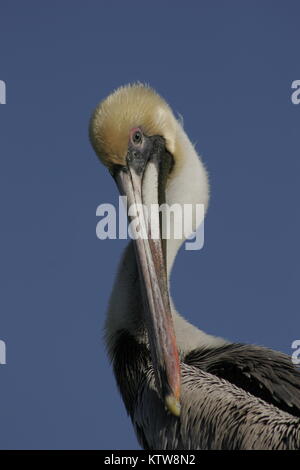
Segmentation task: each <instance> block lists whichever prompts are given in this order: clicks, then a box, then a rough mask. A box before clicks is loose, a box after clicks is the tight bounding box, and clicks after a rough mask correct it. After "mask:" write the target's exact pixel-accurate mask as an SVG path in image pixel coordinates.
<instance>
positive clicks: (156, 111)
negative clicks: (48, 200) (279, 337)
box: [90, 83, 300, 450]
mask: <svg viewBox="0 0 300 470" xmlns="http://www.w3.org/2000/svg"><path fill="white" fill-rule="evenodd" d="M90 140H91V143H92V146H93V148H94V150H95V152H96V154H97V155H98V157H99V158H100V160H101V161H102V163H104V165H105V166H106V167H107V168H108V170H109V172H110V173H111V175H112V176H113V178H114V179H115V181H116V184H117V187H118V189H119V191H120V193H121V194H122V195H125V196H127V198H128V204H129V205H131V204H137V205H138V204H143V205H144V207H146V208H147V207H149V206H150V205H151V204H159V205H160V204H162V203H167V204H169V205H172V204H174V203H178V204H180V205H184V204H191V205H192V208H194V207H196V204H203V205H204V207H205V208H207V205H208V200H209V183H208V177H207V172H206V169H205V168H204V166H203V163H202V161H201V159H200V157H199V156H198V154H197V152H196V150H195V148H194V146H193V145H192V143H191V142H190V140H189V138H188V136H187V135H186V133H185V131H184V129H183V126H182V123H181V122H180V120H177V119H176V118H175V116H174V114H173V112H172V110H171V109H170V107H169V105H168V104H167V103H166V101H165V100H164V99H163V98H162V97H161V96H160V95H158V94H157V93H156V92H155V91H154V90H153V89H152V88H150V87H149V86H147V85H143V84H140V83H137V84H131V85H127V86H123V87H121V88H119V89H117V90H116V91H114V92H113V93H112V94H111V95H110V96H108V97H107V98H106V99H105V100H104V101H102V102H101V103H100V104H99V105H98V106H97V108H96V109H95V111H94V113H93V115H92V118H91V121H90ZM142 207H143V206H142ZM128 216H129V221H130V220H133V219H134V217H133V215H132V214H131V215H130V214H129V213H128ZM135 217H136V218H137V222H138V227H139V228H140V229H142V228H144V229H145V230H146V231H147V234H148V235H149V236H148V237H141V238H139V237H136V238H135V239H133V240H130V242H129V244H128V246H127V248H126V249H125V252H124V255H123V257H122V260H121V263H120V266H119V270H118V273H117V276H116V280H115V283H114V286H113V290H112V294H111V297H110V301H109V307H108V312H107V319H106V324H105V341H106V346H107V351H108V354H109V357H110V359H111V362H112V366H113V370H114V374H115V377H116V382H117V385H118V388H119V390H120V393H121V395H122V398H123V401H124V404H125V407H126V410H127V412H128V414H129V415H130V417H131V420H132V423H133V427H134V430H135V433H136V436H137V439H138V441H139V443H140V445H141V446H142V447H143V448H144V449H152V450H153V449H155V450H159V449H166V450H178V449H187V450H196V449H231V450H235V449H299V448H300V373H299V371H298V370H297V369H296V367H295V366H294V365H293V364H292V362H291V358H290V357H289V356H287V355H285V354H283V353H281V352H277V351H273V350H271V349H267V348H264V347H260V346H255V345H247V344H240V343H231V342H229V341H227V340H225V339H222V338H219V337H215V336H211V335H208V334H206V333H205V332H203V331H201V330H200V329H198V328H196V327H195V326H193V325H191V324H190V323H189V322H188V321H186V320H185V319H184V318H183V317H181V316H180V314H179V313H178V312H177V311H176V309H175V306H174V304H173V301H172V298H171V297H170V294H169V278H170V273H171V270H172V266H173V263H174V260H175V257H176V253H177V251H178V249H179V247H180V246H181V244H182V243H183V242H184V241H185V238H186V236H185V235H183V236H182V237H181V238H176V237H175V236H174V226H172V227H171V229H170V234H171V236H170V237H169V238H167V239H166V238H164V237H162V230H161V225H162V219H161V217H157V218H156V219H155V218H154V219H151V220H149V213H147V211H145V210H143V209H142V210H138V211H137V212H136V214H135ZM150 222H151V223H150ZM200 222H202V221H199V220H197V218H196V217H195V211H194V210H192V211H191V213H190V218H189V221H188V223H189V231H190V233H193V232H195V231H196V229H197V225H199V223H200ZM174 224H175V222H174ZM174 224H173V225H174ZM171 225H172V224H171ZM154 226H156V227H154ZM157 227H159V234H160V236H159V237H157V238H155V237H151V234H152V231H154V228H156V229H157Z"/></svg>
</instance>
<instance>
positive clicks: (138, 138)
mask: <svg viewBox="0 0 300 470" xmlns="http://www.w3.org/2000/svg"><path fill="white" fill-rule="evenodd" d="M142 139H143V136H142V133H141V132H140V131H136V132H134V134H133V136H132V142H133V143H134V144H140V143H141V142H142Z"/></svg>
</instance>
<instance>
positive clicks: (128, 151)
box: [90, 84, 180, 416]
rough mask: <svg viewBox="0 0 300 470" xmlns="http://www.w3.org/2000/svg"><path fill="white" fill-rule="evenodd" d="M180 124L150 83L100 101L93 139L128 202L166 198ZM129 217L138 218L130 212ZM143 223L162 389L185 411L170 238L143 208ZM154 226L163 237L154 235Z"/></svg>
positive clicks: (142, 262) (176, 409) (141, 251)
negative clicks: (169, 262) (173, 307)
mask: <svg viewBox="0 0 300 470" xmlns="http://www.w3.org/2000/svg"><path fill="white" fill-rule="evenodd" d="M177 129H178V123H177V121H176V119H175V117H174V115H173V113H172V111H171V109H170V107H169V106H168V104H167V103H166V102H165V101H164V100H163V99H162V98H161V97H160V96H159V95H158V94H157V93H156V92H155V91H154V90H153V89H151V88H150V87H148V86H145V85H142V84H135V85H129V86H125V87H121V88H119V89H118V90H116V91H115V92H114V93H112V94H111V95H110V96H108V97H107V98H106V99H105V100H104V101H103V102H102V103H100V104H99V105H98V107H97V108H96V110H95V111H94V114H93V116H92V118H91V123H90V138H91V142H92V145H93V147H94V150H95V151H96V153H97V155H98V157H99V158H100V160H101V161H102V162H103V163H104V165H105V166H106V167H107V168H108V169H109V171H110V173H111V174H112V176H113V177H114V179H115V181H116V183H117V186H118V188H119V191H120V192H121V194H122V195H125V196H127V199H128V207H131V206H132V205H136V207H142V206H144V207H145V206H146V207H148V206H149V205H150V204H156V205H158V206H159V205H160V204H162V203H164V202H165V191H166V185H167V181H168V179H169V176H170V174H171V173H172V171H173V167H174V165H176V146H177ZM128 216H129V219H131V218H132V215H130V213H129V214H128ZM136 219H137V226H138V227H139V229H140V230H141V232H143V233H144V234H147V236H146V237H144V236H143V237H141V238H139V237H137V238H136V239H135V240H134V244H135V253H136V258H137V264H138V267H139V277H140V283H141V289H142V292H143V299H144V320H145V325H146V328H147V332H148V339H149V346H150V351H151V357H152V363H153V367H154V371H155V379H156V385H157V389H158V392H159V394H160V396H161V398H162V400H163V402H164V403H165V405H166V407H167V409H168V410H169V411H170V412H171V413H173V414H174V415H176V416H178V415H179V414H180V363H179V357H178V350H177V345H176V338H175V333H174V327H173V320H172V315H171V308H170V298H169V290H168V280H167V273H166V243H165V241H164V240H162V236H161V220H160V217H159V216H158V217H157V218H156V219H155V218H154V219H153V218H152V217H151V223H150V218H149V214H148V212H147V211H145V210H143V209H141V210H137V212H136ZM154 225H156V228H158V232H159V236H158V237H156V238H155V237H152V231H153V229H154Z"/></svg>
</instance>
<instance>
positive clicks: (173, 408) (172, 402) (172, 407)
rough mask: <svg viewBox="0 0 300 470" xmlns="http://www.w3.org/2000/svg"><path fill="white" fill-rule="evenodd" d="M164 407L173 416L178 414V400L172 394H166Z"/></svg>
mask: <svg viewBox="0 0 300 470" xmlns="http://www.w3.org/2000/svg"><path fill="white" fill-rule="evenodd" d="M165 405H166V408H167V409H168V410H169V412H170V413H172V415H174V416H180V402H179V400H177V398H175V397H174V395H167V396H166V398H165Z"/></svg>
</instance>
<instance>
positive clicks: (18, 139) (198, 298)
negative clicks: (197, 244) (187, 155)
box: [0, 0, 300, 449]
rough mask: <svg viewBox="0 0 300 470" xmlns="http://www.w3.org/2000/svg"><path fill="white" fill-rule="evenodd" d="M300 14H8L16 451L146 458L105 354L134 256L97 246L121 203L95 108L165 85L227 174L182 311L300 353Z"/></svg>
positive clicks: (9, 400)
mask: <svg viewBox="0 0 300 470" xmlns="http://www.w3.org/2000/svg"><path fill="white" fill-rule="evenodd" d="M299 15H300V3H299V2H298V1H292V0H288V1H283V0H282V1H275V0H272V1H267V0H264V1H261V0H260V1H255V0H251V1H250V0H249V1H232V0H227V1H226V2H224V1H222V0H220V1H212V0H207V1H203V0H200V1H191V0H190V1H187V2H183V1H174V0H172V1H166V0H163V1H161V0H160V1H158V0H152V1H151V2H146V1H133V0H128V1H126V2H121V1H116V0H110V1H109V2H108V1H105V2H104V1H93V0H85V1H71V0H64V1H55V0H52V1H45V0H44V1H32V0H27V1H26V2H23V1H21V0H19V1H16V0H9V1H8V0H1V2H0V79H1V80H5V81H6V84H7V104H6V105H0V155H1V157H0V215H1V245H0V260H1V263H0V276H1V278H0V286H1V287H0V289H1V295H0V339H2V340H5V342H6V345H7V364H6V365H2V366H0V399H1V406H0V423H1V424H0V447H1V448H4V449H20V448H21V449H41V448H44V449H45V448H50V449H61V448H68V449H76V448H78V449H135V448H138V445H137V442H136V438H135V436H134V433H133V431H132V427H131V423H130V421H129V419H128V418H127V416H126V413H125V410H124V407H123V404H122V402H121V399H120V397H119V395H118V392H117V390H116V386H115V381H114V377H113V375H112V371H111V368H110V366H109V364H108V361H107V358H106V355H105V351H104V347H103V341H102V327H103V323H104V317H105V310H106V305H107V300H108V296H109V293H110V289H111V286H112V283H113V280H114V276H115V272H116V268H117V265H118V261H119V258H120V255H121V252H122V250H123V249H124V246H125V244H126V242H125V241H100V240H98V239H97V238H96V235H95V227H96V223H97V219H96V215H95V212H96V207H97V206H98V204H100V203H102V202H112V203H116V202H117V198H118V194H117V191H116V188H115V184H114V182H113V180H112V178H111V177H110V176H109V174H108V173H107V171H106V170H105V169H104V167H102V166H101V165H100V164H99V162H98V161H97V159H96V157H95V155H94V153H93V150H92V149H91V147H90V144H89V141H88V132H87V128H88V121H89V117H90V113H91V111H92V109H93V108H94V107H95V105H96V104H97V103H98V102H99V101H100V100H101V99H103V98H104V97H105V96H106V95H107V94H109V93H110V92H111V91H112V90H113V89H114V88H116V87H118V86H119V85H122V84H125V83H128V82H131V81H136V80H140V81H145V82H148V83H150V84H151V85H152V86H153V87H154V88H156V89H157V91H158V92H159V93H161V94H162V95H163V96H164V97H165V98H166V99H167V101H168V102H169V103H170V104H171V106H172V107H173V109H174V110H175V111H176V112H179V113H180V114H182V115H183V117H184V123H185V129H186V131H187V133H188V134H189V136H190V138H191V140H192V141H193V142H196V144H197V149H198V151H199V152H200V153H201V154H202V155H203V159H204V162H205V164H206V165H207V168H208V170H209V174H210V181H211V190H212V196H211V204H210V208H209V212H208V216H207V219H206V225H205V237H206V239H205V247H204V249H203V250H202V251H199V252H193V251H190V252H188V251H184V250H182V251H181V252H180V253H179V255H178V258H177V261H176V264H175V269H174V272H173V275H172V293H173V296H174V299H175V303H176V305H177V307H178V310H179V311H180V312H182V314H184V315H185V316H186V317H187V318H188V319H189V320H190V321H191V322H193V323H195V324H196V325H198V326H199V327H201V328H202V329H203V330H205V331H207V332H209V333H213V334H216V335H220V336H223V337H225V338H228V339H230V340H233V341H244V342H251V343H256V344H261V345H266V346H269V347H272V348H274V349H278V350H282V351H285V352H287V353H291V343H292V341H293V340H294V339H300V316H299V307H300V299H299V274H300V263H299V261H300V260H299V240H300V223H299V195H300V188H299V170H300V168H299V166H300V165H299V162H300V152H299V147H300V138H299V125H300V105H298V106H296V105H293V104H292V102H291V99H290V96H291V93H292V90H291V83H292V81H293V80H297V79H300V70H299V46H300V28H299Z"/></svg>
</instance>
